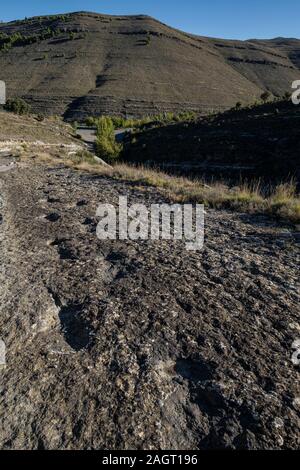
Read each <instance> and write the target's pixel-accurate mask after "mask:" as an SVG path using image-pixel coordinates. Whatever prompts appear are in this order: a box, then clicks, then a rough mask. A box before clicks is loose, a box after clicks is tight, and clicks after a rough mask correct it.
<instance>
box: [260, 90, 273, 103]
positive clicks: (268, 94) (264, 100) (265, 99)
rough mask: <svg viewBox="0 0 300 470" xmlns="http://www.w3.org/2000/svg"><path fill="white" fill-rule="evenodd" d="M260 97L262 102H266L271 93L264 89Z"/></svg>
mask: <svg viewBox="0 0 300 470" xmlns="http://www.w3.org/2000/svg"><path fill="white" fill-rule="evenodd" d="M260 98H261V100H262V101H263V102H264V103H266V102H267V101H268V100H269V99H270V98H271V93H270V92H269V91H265V92H264V93H262V95H261V97H260Z"/></svg>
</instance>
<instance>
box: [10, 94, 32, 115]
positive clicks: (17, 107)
mask: <svg viewBox="0 0 300 470" xmlns="http://www.w3.org/2000/svg"><path fill="white" fill-rule="evenodd" d="M4 109H5V110H6V111H9V112H11V113H15V114H21V115H22V114H29V113H30V112H31V106H30V105H29V104H28V103H26V101H24V100H22V99H21V98H13V99H10V100H7V102H6V104H5V105H4Z"/></svg>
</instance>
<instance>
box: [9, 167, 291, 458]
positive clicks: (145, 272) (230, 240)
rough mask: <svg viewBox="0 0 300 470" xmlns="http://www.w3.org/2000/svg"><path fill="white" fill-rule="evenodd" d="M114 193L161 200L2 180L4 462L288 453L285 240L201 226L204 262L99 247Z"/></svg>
mask: <svg viewBox="0 0 300 470" xmlns="http://www.w3.org/2000/svg"><path fill="white" fill-rule="evenodd" d="M0 164H1V163H0ZM23 165H24V164H23ZM120 194H121V195H128V197H129V201H130V203H132V202H144V201H145V200H146V201H147V203H149V204H150V203H153V202H156V203H157V202H160V200H161V196H159V195H158V194H157V193H156V192H155V190H148V191H147V192H144V191H142V190H138V189H135V188H133V187H132V186H131V185H129V184H126V183H121V182H116V181H113V180H111V179H109V178H106V177H99V176H94V175H91V174H80V173H75V172H74V171H72V170H70V169H66V168H63V167H55V168H53V167H48V166H42V165H36V166H35V167H33V166H32V167H30V166H22V167H20V166H18V167H17V168H14V169H12V170H11V171H8V172H3V173H1V174H0V197H1V199H0V201H1V206H0V214H1V217H0V232H1V236H0V250H1V251H0V260H1V271H0V286H1V287H0V305H1V307H0V338H2V339H3V340H4V341H5V344H6V349H7V366H6V368H4V369H1V370H0V376H1V389H2V390H1V394H0V407H1V422H0V447H1V448H9V449H12V448H13V449H15V448H27V449H32V448H46V449H54V448H60V449H64V448H67V449H82V448H85V449H99V448H106V449H107V448H110V449H114V448H115V449H117V448H118V449H120V448H121V449H136V448H144V449H151V448H164V449H191V448H194V449H196V448H200V449H203V448H215V447H218V448H248V449H250V448H251V449H255V448H273V449H274V448H297V447H299V411H300V389H299V369H298V368H297V367H296V366H294V365H293V363H292V361H291V355H292V348H291V345H292V343H293V341H294V340H295V339H297V338H299V337H300V321H299V295H298V292H299V290H298V287H299V286H298V285H297V281H298V274H299V273H298V268H299V266H298V261H299V258H298V256H299V246H297V244H296V242H295V240H294V239H293V238H292V237H291V236H289V234H288V233H283V229H282V227H279V226H276V225H275V224H274V223H273V222H270V221H268V219H266V218H264V217H257V216H256V217H252V216H246V215H241V214H235V215H233V214H231V213H227V212H222V211H209V212H208V214H207V217H206V242H205V247H204V250H203V251H202V252H200V253H191V252H190V253H189V252H187V251H186V250H185V247H184V244H183V243H181V242H150V241H149V242H142V243H141V242H132V241H128V242H108V241H107V242H103V241H100V240H98V239H97V237H96V234H95V229H96V223H97V219H96V218H95V213H96V208H97V206H98V204H99V203H103V202H109V203H113V204H117V202H118V196H119V195H120Z"/></svg>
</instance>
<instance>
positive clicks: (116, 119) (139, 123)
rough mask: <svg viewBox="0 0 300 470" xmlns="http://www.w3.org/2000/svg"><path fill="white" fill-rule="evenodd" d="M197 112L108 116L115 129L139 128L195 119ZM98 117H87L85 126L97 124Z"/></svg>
mask: <svg viewBox="0 0 300 470" xmlns="http://www.w3.org/2000/svg"><path fill="white" fill-rule="evenodd" d="M198 115H199V113H196V112H193V111H182V112H180V113H171V112H169V113H161V114H158V115H156V116H145V117H144V118H141V119H133V118H124V117H122V116H109V119H110V120H111V121H112V123H113V126H114V128H115V129H128V128H136V129H140V128H142V127H143V126H146V125H147V124H152V125H154V126H156V125H157V126H159V125H165V124H172V123H176V122H185V121H186V122H189V121H194V120H196V119H197V117H198ZM99 119H102V118H97V117H89V118H87V119H86V121H85V123H86V125H87V126H98V122H99Z"/></svg>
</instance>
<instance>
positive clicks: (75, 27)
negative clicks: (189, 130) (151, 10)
mask: <svg viewBox="0 0 300 470" xmlns="http://www.w3.org/2000/svg"><path fill="white" fill-rule="evenodd" d="M299 46H300V41H299V40H289V39H275V40H271V41H255V40H251V41H246V42H243V41H228V40H220V39H212V38H205V37H197V36H193V35H191V34H186V33H183V32H181V31H178V30H174V29H172V28H170V27H168V26H166V25H164V24H162V23H160V22H158V21H156V20H155V19H153V18H150V17H147V16H132V17H121V16H120V17H116V16H105V15H100V14H95V13H85V12H81V13H72V14H68V15H58V16H51V17H35V18H31V19H26V20H24V21H15V22H11V23H7V24H1V25H0V70H1V79H2V80H5V81H6V83H7V88H8V96H9V97H12V96H22V97H23V98H25V99H26V100H27V101H28V102H30V103H31V104H32V106H33V109H34V111H36V112H47V113H48V114H59V115H63V116H64V117H65V118H67V119H70V120H71V119H73V120H75V119H77V120H80V119H83V118H84V117H86V116H88V115H96V114H100V113H117V114H120V113H122V114H123V115H133V116H137V117H138V116H141V115H145V114H157V113H158V112H160V111H178V110H182V109H187V110H197V111H199V110H201V111H203V112H206V111H208V110H210V109H215V110H216V109H220V110H222V109H224V108H227V107H230V106H232V105H233V104H235V103H236V102H237V101H241V102H243V103H247V102H253V101H254V100H255V99H256V98H257V97H258V96H260V94H261V93H262V92H263V91H264V90H269V91H270V92H272V93H273V94H275V95H282V94H283V93H284V92H286V91H287V90H289V89H290V86H291V82H292V81H293V80H295V79H298V78H299V63H300V59H299V57H300V56H299Z"/></svg>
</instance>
